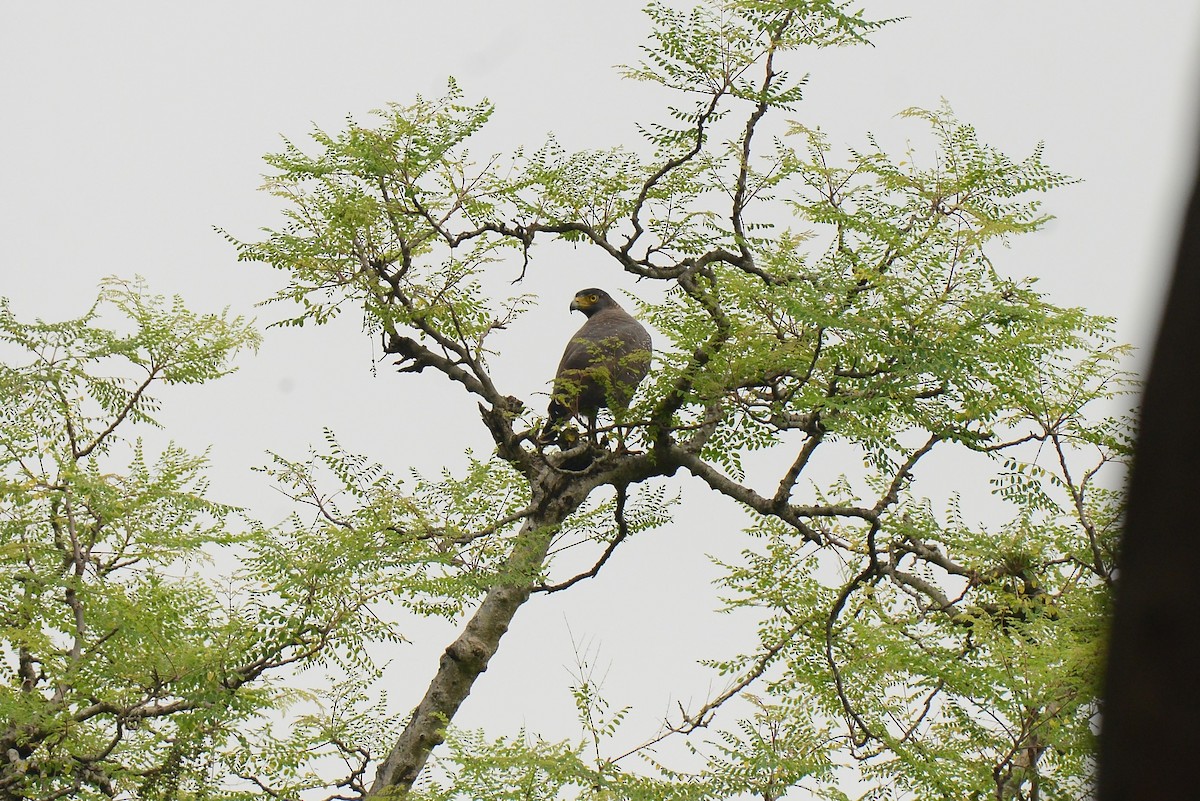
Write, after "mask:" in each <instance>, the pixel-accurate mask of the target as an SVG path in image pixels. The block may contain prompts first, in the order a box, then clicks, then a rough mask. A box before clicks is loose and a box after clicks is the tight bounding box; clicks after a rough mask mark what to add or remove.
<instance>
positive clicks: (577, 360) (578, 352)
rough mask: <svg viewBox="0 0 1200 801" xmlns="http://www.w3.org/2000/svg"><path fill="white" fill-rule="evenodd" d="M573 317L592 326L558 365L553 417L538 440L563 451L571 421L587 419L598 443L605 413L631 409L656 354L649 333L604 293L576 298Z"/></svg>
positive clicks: (574, 340) (584, 291)
mask: <svg viewBox="0 0 1200 801" xmlns="http://www.w3.org/2000/svg"><path fill="white" fill-rule="evenodd" d="M571 311H581V312H583V313H584V315H586V316H587V321H586V322H584V324H583V327H582V328H580V329H579V330H578V331H576V332H575V334H574V336H572V337H571V340H570V342H568V343H567V348H566V350H565V351H564V352H563V356H562V361H560V362H559V363H558V372H557V373H556V374H555V376H554V389H553V391H552V392H551V394H550V410H549V417H548V419H547V420H546V426H545V428H543V429H542V433H541V436H540V437H539V440H540V441H541V442H542V443H543V444H548V443H551V442H556V441H557V443H558V444H559V446H560V447H566V446H568V445H570V444H571V442H570V440H569V439H568V438H566V437H565V436H564V435H565V428H564V425H565V423H566V422H567V421H568V420H570V419H571V418H572V417H584V418H586V419H587V426H588V438H589V440H590V441H592V442H595V439H596V415H597V414H598V413H599V411H600V409H601V407H604V408H608V409H612V410H615V411H620V410H624V409H625V408H626V407H627V406H628V405H629V402H630V401H631V400H632V399H633V393H634V390H636V389H637V385H638V384H639V383H640V382H641V380H642V379H643V378H645V377H646V373H647V372H649V370H650V356H651V353H652V346H651V343H650V334H649V332H647V331H646V329H645V328H643V327H642V324H641V323H639V322H638V321H637V320H635V319H634V318H633V316H632V315H630V314H629V312H627V311H625V310H624V309H622V308H621V306H620V304H618V303H617V302H616V301H615V300H613V299H612V298H611V297H610V296H609V294H608V293H607V292H605V291H604V290H602V289H582V290H580V291H579V292H576V293H575V299H574V300H572V301H571Z"/></svg>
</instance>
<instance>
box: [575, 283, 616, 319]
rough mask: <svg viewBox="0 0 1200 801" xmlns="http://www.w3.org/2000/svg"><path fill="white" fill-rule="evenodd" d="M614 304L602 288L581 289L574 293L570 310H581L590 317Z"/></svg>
mask: <svg viewBox="0 0 1200 801" xmlns="http://www.w3.org/2000/svg"><path fill="white" fill-rule="evenodd" d="M615 305H616V301H615V300H613V299H612V298H611V297H609V296H608V293H607V292H605V291H604V290H603V289H581V290H579V291H578V292H576V293H575V299H574V300H572V301H571V311H581V312H583V313H584V314H586V315H587V316H588V317H591V316H592V315H593V314H595V313H596V312H598V311H601V310H603V309H610V308H612V307H613V306H615Z"/></svg>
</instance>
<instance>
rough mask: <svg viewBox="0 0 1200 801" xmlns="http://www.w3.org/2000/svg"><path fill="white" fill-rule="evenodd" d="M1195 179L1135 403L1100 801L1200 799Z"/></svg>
mask: <svg viewBox="0 0 1200 801" xmlns="http://www.w3.org/2000/svg"><path fill="white" fill-rule="evenodd" d="M1198 384H1200V177H1198V181H1197V184H1196V186H1195V188H1194V189H1193V192H1192V198H1191V203H1190V204H1189V206H1188V211H1187V217H1186V219H1185V220H1184V223H1183V235H1182V237H1181V238H1180V242H1179V253H1178V256H1177V258H1176V263H1175V275H1174V278H1173V279H1172V281H1171V289H1170V294H1169V296H1168V298H1167V303H1166V307H1165V310H1164V312H1163V318H1162V323H1161V326H1160V328H1159V333H1158V342H1157V344H1156V345H1155V348H1154V355H1153V358H1152V360H1151V364H1150V372H1149V375H1148V377H1147V380H1146V389H1145V394H1144V396H1143V398H1142V411H1141V424H1140V426H1139V432H1138V439H1137V448H1136V450H1135V452H1134V453H1135V455H1134V463H1133V472H1132V475H1131V477H1130V484H1129V507H1128V509H1129V510H1128V515H1127V519H1126V523H1125V532H1124V535H1123V538H1122V541H1121V553H1120V556H1119V557H1118V560H1117V566H1118V572H1117V582H1116V585H1117V586H1116V603H1115V608H1114V614H1113V624H1112V638H1111V641H1110V644H1109V649H1110V650H1109V658H1108V670H1107V675H1106V677H1105V686H1104V694H1103V697H1104V705H1103V709H1102V717H1101V723H1100V726H1101V733H1100V766H1099V770H1100V781H1099V785H1100V786H1099V793H1098V798H1099V801H1132V799H1154V800H1155V801H1159V800H1160V799H1161V801H1183V800H1184V799H1200V558H1198V556H1197V547H1198V546H1200V533H1198V531H1197V529H1198V528H1200V526H1198V523H1197V518H1196V515H1195V512H1194V511H1193V509H1192V504H1194V503H1197V502H1198V501H1200V392H1198V391H1197V385H1198Z"/></svg>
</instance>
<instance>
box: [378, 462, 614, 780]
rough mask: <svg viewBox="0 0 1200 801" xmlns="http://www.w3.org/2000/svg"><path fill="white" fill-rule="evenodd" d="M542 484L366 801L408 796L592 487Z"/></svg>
mask: <svg viewBox="0 0 1200 801" xmlns="http://www.w3.org/2000/svg"><path fill="white" fill-rule="evenodd" d="M544 483H549V484H551V486H550V487H542V488H540V489H541V490H542V492H541V493H539V492H538V489H539V488H535V491H534V492H535V498H537V497H538V495H539V494H540V495H541V497H542V498H543V499H544V502H543V503H541V504H539V506H538V510H537V511H536V512H535V513H534V514H533V515H531V516H530V517H528V518H526V520H525V523H524V524H523V525H522V526H521V530H520V532H518V534H517V536H516V539H515V543H514V545H513V551H512V553H511V554H510V555H509V558H508V560H507V562H506V563H505V567H504V570H503V571H502V574H501V577H500V583H497V584H496V585H495V586H494V587H492V588H491V589H490V590H489V591H488V593H487V594H486V595H485V596H484V598H483V602H482V603H480V605H479V608H478V609H477V610H476V612H475V614H474V615H473V616H472V617H471V619H470V620H469V621H468V622H467V625H466V628H465V629H464V630H463V632H462V634H461V635H460V636H459V637H458V639H456V640H455V641H454V642H453V643H451V644H450V646H449V647H447V648H446V651H445V652H444V653H443V654H442V658H441V661H440V663H439V665H438V670H437V674H436V675H435V676H434V677H433V681H432V682H430V684H429V689H428V690H426V692H425V697H424V698H422V699H421V703H420V704H419V705H418V706H417V708H416V709H415V710H414V711H413V714H412V718H411V719H410V720H409V722H408V725H407V726H406V727H405V728H404V731H403V732H402V733H401V734H400V737H399V739H397V741H396V744H395V745H394V746H393V747H392V750H391V752H390V753H389V754H388V756H387V759H386V760H384V762H383V764H382V765H380V767H379V771H378V773H376V775H375V783H374V784H373V785H372V786H371V789H370V792H369V793H368V794H367V797H368V798H401V797H403V796H405V795H407V794H408V791H409V790H410V789H411V788H412V786H413V783H414V782H415V781H416V780H417V776H418V775H420V773H421V770H422V768H424V767H425V763H426V762H427V761H428V759H429V754H430V752H431V751H432V750H433V749H434V748H435V747H436V746H437V745H438V744H439V743H441V742H442V740H443V739H444V738H445V735H444V732H445V729H446V726H447V725H448V724H449V722H450V721H451V720H452V719H453V718H454V715H455V713H456V712H457V711H458V708H459V706H461V705H462V702H463V701H464V700H465V699H466V697H467V695H469V694H470V692H471V687H472V686H473V685H474V683H475V680H476V679H477V678H478V677H479V675H480V674H481V673H483V672H484V671H485V670H487V666H488V661H489V660H490V659H491V658H492V657H493V656H494V655H495V654H496V651H497V650H498V649H499V647H500V638H501V637H503V636H504V633H505V632H506V631H508V627H509V624H510V623H511V622H512V619H513V616H514V615H516V613H517V610H518V609H519V608H520V607H521V605H522V604H523V603H525V601H527V600H529V595H530V592H531V590H532V587H533V580H534V577H535V576H536V574H537V573H538V571H539V569H540V568H541V566H542V563H543V561H544V560H545V558H546V554H547V552H548V551H549V548H550V541H551V540H552V538H553V537H554V534H555V532H556V531H557V530H558V526H559V525H560V524H561V523H562V522H563V521H564V520H566V519H567V517H568V516H569V515H570V514H571V513H572V512H574V511H575V510H576V509H577V508H579V505H580V504H581V503H583V501H584V499H585V498H586V497H587V494H588V492H589V491H590V489H591V488H592V487H583V486H580V485H578V484H576V485H572V484H570V483H567V482H565V481H563V480H562V479H559V478H558V477H553V478H551V479H550V481H548V482H544ZM555 485H557V486H555Z"/></svg>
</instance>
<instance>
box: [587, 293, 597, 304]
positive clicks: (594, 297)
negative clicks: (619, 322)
mask: <svg viewBox="0 0 1200 801" xmlns="http://www.w3.org/2000/svg"><path fill="white" fill-rule="evenodd" d="M587 299H588V303H595V302H596V301H598V300H599V299H600V298H598V297H596V296H595V295H588V296H587Z"/></svg>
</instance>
